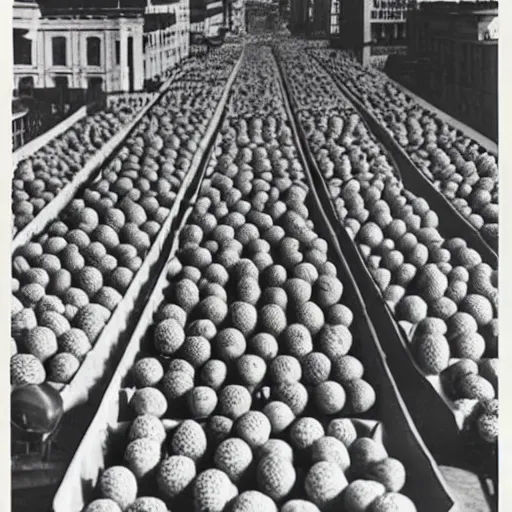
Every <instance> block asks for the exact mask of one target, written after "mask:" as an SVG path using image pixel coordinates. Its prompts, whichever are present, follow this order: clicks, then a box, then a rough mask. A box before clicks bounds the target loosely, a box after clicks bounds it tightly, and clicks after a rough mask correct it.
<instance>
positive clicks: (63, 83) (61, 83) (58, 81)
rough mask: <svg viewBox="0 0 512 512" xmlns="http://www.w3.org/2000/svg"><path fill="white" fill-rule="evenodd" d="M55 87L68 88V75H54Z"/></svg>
mask: <svg viewBox="0 0 512 512" xmlns="http://www.w3.org/2000/svg"><path fill="white" fill-rule="evenodd" d="M54 81H55V88H56V89H60V90H66V89H67V88H68V85H69V84H68V77H67V76H56V77H55V78H54Z"/></svg>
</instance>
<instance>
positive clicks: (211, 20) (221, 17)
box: [190, 0, 231, 36]
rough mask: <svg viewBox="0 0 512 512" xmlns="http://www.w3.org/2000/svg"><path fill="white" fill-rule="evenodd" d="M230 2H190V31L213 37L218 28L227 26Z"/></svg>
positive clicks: (204, 0) (200, 0) (219, 0)
mask: <svg viewBox="0 0 512 512" xmlns="http://www.w3.org/2000/svg"><path fill="white" fill-rule="evenodd" d="M230 7H231V2H228V1H227V0H190V21H191V28H190V29H191V31H192V32H195V33H198V34H204V35H207V36H208V35H214V34H216V33H217V32H218V31H219V29H220V27H222V26H228V24H229V17H230V15H229V10H230Z"/></svg>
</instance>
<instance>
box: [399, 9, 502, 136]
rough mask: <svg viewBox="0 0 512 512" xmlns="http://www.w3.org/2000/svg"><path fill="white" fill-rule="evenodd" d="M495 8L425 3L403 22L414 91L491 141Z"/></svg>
mask: <svg viewBox="0 0 512 512" xmlns="http://www.w3.org/2000/svg"><path fill="white" fill-rule="evenodd" d="M498 22H499V18H498V2H496V1H487V2H485V1H479V2H478V3H475V2H453V1H444V2H425V3H422V4H421V5H420V6H419V7H418V9H416V10H414V11H411V13H410V15H409V20H408V32H409V34H410V37H409V56H408V57H409V59H410V60H411V61H413V62H414V63H415V69H416V73H415V76H414V77H413V80H414V82H413V88H415V89H416V90H417V91H418V92H419V93H420V94H421V95H423V96H425V97H426V98H428V99H430V100H431V101H432V102H433V103H435V104H437V105H438V106H439V107H440V108H443V109H444V110H446V111H447V112H449V113H450V114H452V115H453V116H455V117H457V118H459V119H461V121H464V122H465V123H467V124H469V125H471V126H473V127H474V128H475V129H477V130H479V131H480V132H482V133H483V134H485V135H487V136H488V137H490V138H493V139H497V131H498V123H497V119H498V36H499V24H498Z"/></svg>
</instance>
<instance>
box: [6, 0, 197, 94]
mask: <svg viewBox="0 0 512 512" xmlns="http://www.w3.org/2000/svg"><path fill="white" fill-rule="evenodd" d="M189 27H190V9H189V0H152V1H149V0H87V1H86V0H38V1H35V0H21V1H15V3H14V10H13V42H14V74H13V76H14V79H13V89H14V91H16V92H17V91H22V92H27V91H31V90H37V91H39V92H40V93H41V92H43V91H45V92H46V93H47V94H48V95H49V97H50V98H52V97H53V96H58V97H65V98H66V99H65V101H68V100H69V98H71V100H72V99H73V98H75V97H79V96H82V98H83V95H84V93H85V94H87V93H90V94H91V95H94V94H95V91H96V92H97V91H100V90H101V91H103V92H114V91H131V90H134V91H137V90H141V89H143V87H144V83H145V81H147V80H151V79H155V78H156V77H162V76H164V75H165V74H166V72H167V70H168V69H169V68H171V67H172V66H174V65H175V64H176V63H178V62H179V61H180V60H181V59H182V58H183V57H186V56H187V55H188V48H189V31H190V28H189Z"/></svg>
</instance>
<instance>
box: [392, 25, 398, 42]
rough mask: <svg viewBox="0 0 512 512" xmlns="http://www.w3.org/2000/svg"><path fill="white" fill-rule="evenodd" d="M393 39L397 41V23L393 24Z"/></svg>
mask: <svg viewBox="0 0 512 512" xmlns="http://www.w3.org/2000/svg"><path fill="white" fill-rule="evenodd" d="M393 39H394V40H395V41H396V40H397V39H398V23H393Z"/></svg>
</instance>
